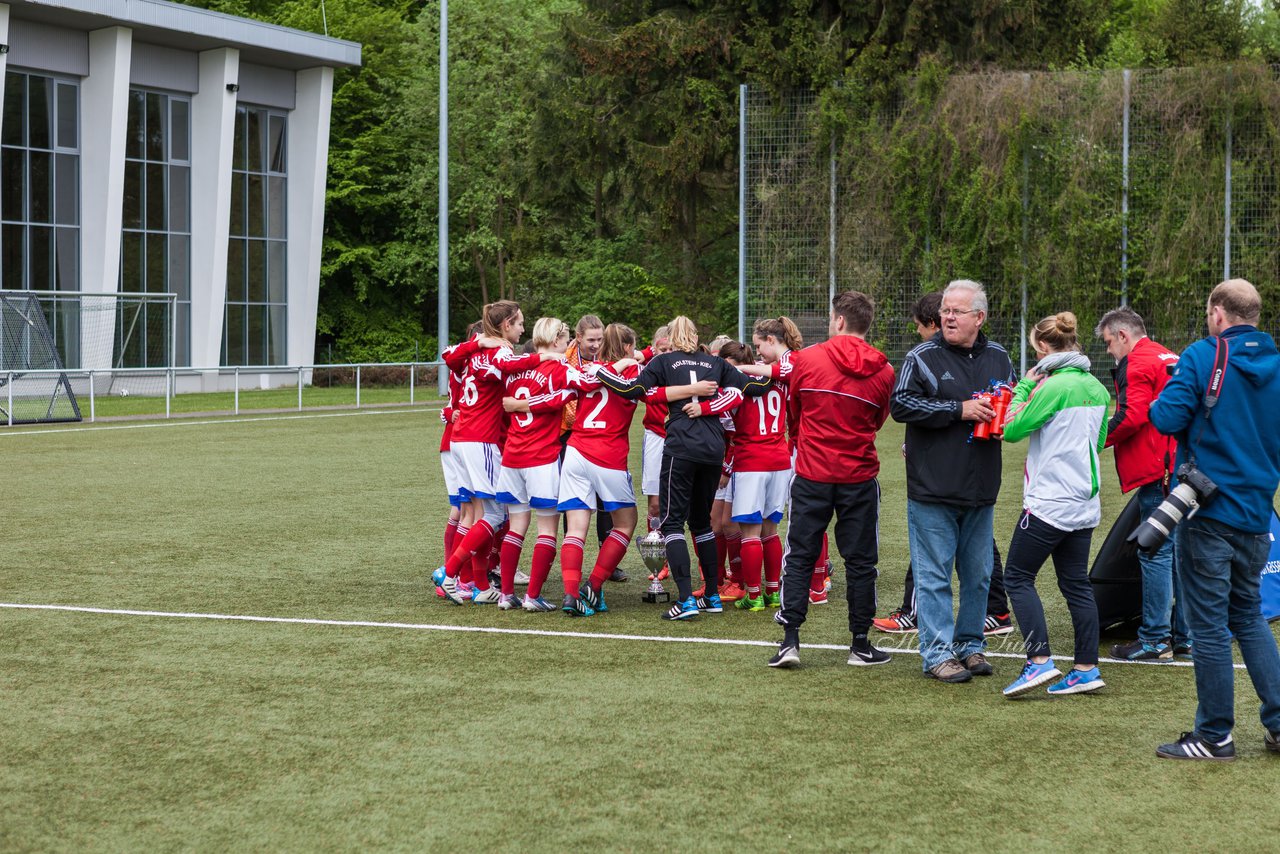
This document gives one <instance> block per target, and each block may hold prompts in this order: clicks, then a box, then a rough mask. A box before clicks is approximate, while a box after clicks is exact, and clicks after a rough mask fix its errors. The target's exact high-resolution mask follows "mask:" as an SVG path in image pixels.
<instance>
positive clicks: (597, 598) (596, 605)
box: [578, 584, 609, 614]
mask: <svg viewBox="0 0 1280 854" xmlns="http://www.w3.org/2000/svg"><path fill="white" fill-rule="evenodd" d="M578 598H579V599H581V600H582V601H584V602H586V603H587V605H588V606H589V607H590V608H591V610H593V611H595V612H596V613H597V614H604V613H607V612H608V610H609V606H608V605H606V604H604V591H603V590H592V589H591V585H590V584H584V585H582V589H581V590H579V591H578Z"/></svg>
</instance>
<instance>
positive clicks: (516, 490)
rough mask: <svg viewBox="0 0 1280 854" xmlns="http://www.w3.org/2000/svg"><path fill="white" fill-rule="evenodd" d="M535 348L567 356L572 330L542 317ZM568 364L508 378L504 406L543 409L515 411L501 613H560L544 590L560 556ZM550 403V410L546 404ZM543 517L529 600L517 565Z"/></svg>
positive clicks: (508, 452) (504, 476) (505, 479)
mask: <svg viewBox="0 0 1280 854" xmlns="http://www.w3.org/2000/svg"><path fill="white" fill-rule="evenodd" d="M533 346H534V349H535V352H538V353H563V352H564V351H565V348H566V347H568V346H569V327H568V326H567V325H566V324H565V323H564V322H563V321H562V320H560V319H559V318H557V317H542V318H539V319H538V322H537V323H535V324H534V325H533ZM571 370H572V369H571V368H569V367H567V366H566V365H565V363H564V362H559V361H549V362H543V363H542V364H540V365H538V366H537V367H534V368H530V369H528V370H524V371H521V372H519V373H516V374H510V375H508V376H507V379H506V392H505V394H506V396H505V397H504V398H503V407H504V408H505V409H507V410H508V411H512V410H513V409H514V406H513V405H512V404H513V403H514V402H516V401H525V402H527V403H533V404H538V406H536V408H535V407H534V406H530V408H529V411H527V412H513V414H512V415H511V418H510V422H509V426H508V429H507V441H506V444H505V445H504V446H503V448H502V471H501V473H500V474H499V475H498V503H500V504H503V505H505V506H506V509H507V513H508V514H509V515H510V528H509V530H508V531H507V534H506V536H505V537H503V541H502V559H501V587H502V592H501V594H500V596H499V599H498V607H499V608H500V609H501V610H504V611H506V610H511V609H514V608H520V607H523V608H524V610H526V611H554V610H555V607H554V606H553V605H551V604H550V603H549V602H547V601H546V600H545V599H543V598H542V585H543V583H544V582H546V580H547V574H548V573H549V572H550V571H551V564H552V562H553V561H554V560H555V556H556V533H557V528H558V527H559V525H560V513H559V512H558V511H557V510H556V502H557V500H558V496H559V493H560V414H561V409H562V408H563V406H564V402H565V400H566V399H567V398H565V397H557V395H555V392H556V391H558V390H562V389H564V388H566V387H567V376H568V372H569V371H571ZM545 402H550V403H551V405H549V406H542V405H541V404H543V403H545ZM535 512H536V513H537V515H538V539H537V542H536V543H535V544H534V547H533V563H532V566H531V567H530V571H529V588H528V590H527V591H526V595H525V597H524V599H523V600H521V599H520V598H519V597H517V596H516V594H515V580H516V565H517V563H518V562H519V560H520V552H521V550H522V549H523V547H524V536H525V533H526V532H527V531H528V530H529V522H530V516H531V514H532V513H535Z"/></svg>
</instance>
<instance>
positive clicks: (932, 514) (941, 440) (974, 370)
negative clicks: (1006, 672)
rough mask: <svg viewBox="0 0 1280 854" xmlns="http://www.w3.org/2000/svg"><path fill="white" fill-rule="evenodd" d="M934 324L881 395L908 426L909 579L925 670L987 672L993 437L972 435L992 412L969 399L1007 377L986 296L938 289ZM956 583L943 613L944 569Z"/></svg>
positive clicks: (944, 676)
mask: <svg viewBox="0 0 1280 854" xmlns="http://www.w3.org/2000/svg"><path fill="white" fill-rule="evenodd" d="M939 314H940V315H941V317H942V330H941V331H940V332H939V333H938V334H937V335H935V336H934V337H933V338H931V339H929V340H928V341H925V342H924V343H923V344H920V345H919V346H918V347H916V348H915V349H914V350H912V351H911V352H910V353H908V354H907V357H906V359H905V360H904V362H903V364H902V370H901V371H900V372H899V374H898V382H897V384H896V385H895V386H894V390H893V396H892V398H891V401H890V413H891V414H892V415H893V418H894V420H895V421H900V422H902V423H904V424H906V425H907V441H906V446H905V451H906V458H907V534H908V538H909V541H910V544H911V563H912V566H913V567H914V569H915V577H916V618H917V621H918V624H919V631H920V653H921V657H922V659H923V665H924V672H925V675H926V676H931V677H933V678H935V679H939V680H941V681H943V682H968V681H969V680H970V679H971V678H973V677H974V676H989V675H990V674H991V673H992V667H991V664H990V662H988V661H987V658H986V656H985V655H983V651H984V650H985V649H986V642H985V640H984V638H983V620H984V619H985V617H986V604H987V589H988V586H989V585H990V583H991V567H992V562H991V561H992V554H991V541H992V519H993V511H994V508H995V503H996V496H997V495H998V494H999V493H1000V475H1001V460H1000V442H998V441H973V440H972V439H971V437H972V434H973V426H974V424H976V423H978V422H988V421H991V420H992V419H993V418H994V417H995V411H994V410H993V409H992V407H991V405H990V404H989V403H987V402H986V401H985V400H980V399H975V398H974V396H973V395H974V393H975V392H979V391H982V390H983V389H986V388H987V387H988V386H990V385H991V383H992V382H993V381H1000V382H1007V383H1010V384H1012V382H1013V380H1014V374H1013V364H1012V362H1011V361H1010V360H1009V354H1008V353H1007V352H1005V349H1004V348H1003V347H1001V346H1000V345H999V344H996V343H995V342H993V341H990V340H989V339H988V338H987V336H986V335H984V334H983V332H982V325H983V323H985V322H986V319H987V295H986V292H985V291H984V290H983V288H982V285H980V284H978V283H977V282H973V281H969V280H967V279H961V280H957V281H954V282H952V283H951V284H949V285H947V287H946V290H944V291H943V292H942V307H941V310H940V312H939ZM953 565H954V566H955V573H956V576H957V577H958V578H959V581H960V608H959V613H958V614H956V615H955V616H954V617H953V616H952V605H951V603H952V586H951V571H952V570H951V568H952V566H953Z"/></svg>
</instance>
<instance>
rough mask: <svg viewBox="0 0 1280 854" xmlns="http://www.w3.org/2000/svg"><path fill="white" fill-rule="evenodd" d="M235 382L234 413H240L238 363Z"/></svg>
mask: <svg viewBox="0 0 1280 854" xmlns="http://www.w3.org/2000/svg"><path fill="white" fill-rule="evenodd" d="M235 383H236V411H235V414H236V415H239V414H240V366H239V365H236V375H235Z"/></svg>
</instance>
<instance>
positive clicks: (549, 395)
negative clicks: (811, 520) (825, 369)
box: [434, 302, 830, 620]
mask: <svg viewBox="0 0 1280 854" xmlns="http://www.w3.org/2000/svg"><path fill="white" fill-rule="evenodd" d="M523 333H524V317H523V315H522V313H521V311H520V308H519V306H518V305H516V304H515V303H512V302H499V303H493V304H491V305H487V306H485V308H484V314H483V317H482V319H481V320H480V321H479V322H478V323H477V324H474V325H473V327H472V329H471V330H469V334H468V338H467V339H466V340H465V341H463V342H461V343H459V344H457V345H454V346H452V347H450V348H448V349H447V350H446V351H445V353H444V362H445V364H446V366H447V368H448V370H449V372H450V383H449V388H450V396H449V403H448V406H447V407H446V408H445V409H444V411H443V412H442V418H443V420H444V423H445V430H444V436H443V438H442V441H441V446H440V453H441V460H442V465H443V468H444V474H445V483H446V486H447V488H448V491H449V503H450V505H451V512H450V518H449V522H448V526H447V528H446V533H445V563H444V565H443V566H442V567H441V568H440V569H438V570H436V572H435V573H434V581H435V583H436V586H437V595H439V596H440V597H441V598H443V599H445V600H446V601H448V602H451V603H454V604H458V605H462V604H468V603H473V604H489V603H494V604H497V605H498V607H499V608H500V609H502V610H511V609H515V608H522V609H524V610H526V611H531V612H546V611H553V610H556V606H555V605H553V604H552V602H550V601H548V600H547V599H546V598H544V595H543V593H544V589H543V588H544V587H545V585H546V582H547V578H548V576H549V574H550V570H551V568H552V565H553V564H554V562H555V559H556V557H557V553H558V556H559V559H560V574H561V579H562V582H563V587H564V591H563V599H562V601H561V604H560V606H559V607H560V609H561V610H563V611H564V612H565V613H567V614H569V615H571V616H576V617H589V616H592V615H594V614H597V613H602V612H606V611H607V610H608V605H607V604H606V602H605V597H604V592H603V587H604V583H605V582H606V581H609V580H625V578H626V576H625V574H624V573H623V572H622V571H621V570H620V569H619V567H618V564H619V562H620V561H621V559H622V557H623V556H624V555H625V553H626V550H627V547H628V546H629V544H630V542H631V539H632V537H633V536H634V535H635V530H636V526H637V523H638V512H637V508H636V499H635V495H634V491H633V487H632V478H631V473H630V471H628V469H627V460H628V457H629V455H630V450H631V449H630V430H631V424H632V421H633V419H634V416H635V412H636V408H637V403H639V402H640V401H641V400H643V402H644V406H645V412H644V421H643V423H644V446H643V454H642V459H643V463H642V471H641V491H642V493H643V494H644V495H645V496H646V499H647V501H646V511H647V514H646V515H647V520H646V521H647V531H648V533H649V534H650V535H656V536H657V537H659V538H660V539H661V541H662V542H663V545H664V548H665V550H666V553H667V562H666V565H664V566H663V567H662V569H661V570H660V572H659V573H658V575H659V577H660V578H665V577H667V576H668V575H670V576H671V577H673V578H674V580H675V583H676V586H677V589H678V596H677V601H676V603H675V604H674V605H673V606H672V607H671V609H670V610H669V611H667V612H666V613H665V614H664V617H666V618H667V619H672V620H686V619H689V618H691V617H695V616H697V615H698V614H700V613H719V612H721V611H723V609H724V603H726V602H736V603H737V606H738V607H739V608H741V609H743V610H745V611H753V612H758V611H763V610H765V609H766V608H767V607H770V606H772V607H774V608H777V607H780V605H781V598H780V593H779V589H780V578H781V574H782V563H783V545H782V542H781V541H780V539H779V537H778V533H777V526H778V523H779V522H780V521H781V519H782V517H783V514H784V512H785V509H786V505H787V501H788V494H789V489H790V485H791V480H792V457H793V453H794V448H795V445H794V436H791V437H789V430H788V418H787V411H788V406H787V403H788V401H787V392H788V377H789V374H790V368H791V363H790V355H791V353H792V351H793V350H796V349H799V348H800V347H801V346H802V345H803V342H802V339H801V336H800V333H799V330H798V329H797V328H796V326H795V324H794V323H792V322H791V321H790V320H789V319H787V318H785V317H783V318H776V319H768V320H761V321H760V322H758V323H757V324H756V325H755V329H754V344H755V348H756V352H753V350H752V347H751V346H749V345H746V344H743V343H739V342H736V341H730V340H728V339H727V338H723V337H722V338H719V339H716V340H715V341H713V342H711V345H710V346H706V345H702V344H701V343H700V342H699V340H698V333H697V329H696V327H695V326H694V324H693V322H692V321H690V320H689V319H688V318H687V317H676V318H675V319H673V320H672V321H671V323H670V324H669V325H667V326H663V327H661V328H659V329H658V330H657V331H656V332H655V333H654V335H653V337H652V340H651V342H650V343H649V345H648V346H645V347H644V348H643V349H637V341H636V334H635V332H634V331H633V330H631V329H630V328H629V327H627V326H625V325H623V324H618V323H613V324H609V325H608V326H605V325H604V324H602V323H601V322H600V320H599V319H598V318H596V317H595V316H591V315H588V316H586V317H584V318H582V319H581V320H580V321H579V322H578V324H577V327H576V329H575V333H576V337H575V339H574V340H573V341H572V343H571V342H570V337H569V336H570V330H569V328H568V326H567V325H566V324H565V323H563V322H562V321H560V320H558V319H556V318H546V317H544V318H540V319H539V320H538V321H537V322H536V323H535V324H534V326H533V331H532V336H531V340H530V342H529V344H528V345H526V346H525V348H524V349H525V350H526V351H527V352H524V353H522V354H517V353H516V348H517V347H518V345H519V342H520V339H521V336H522V335H523ZM592 513H597V514H598V518H597V525H596V528H597V535H598V537H599V539H600V549H599V553H598V555H597V557H596V561H595V564H594V566H593V567H592V568H591V569H590V572H589V573H587V572H584V567H583V551H584V546H585V541H586V537H587V535H588V528H589V527H590V522H591V515H592ZM534 516H536V517H537V540H536V542H535V544H534V548H533V554H532V558H531V562H530V564H529V571H528V573H527V576H524V574H523V573H521V572H520V571H519V569H518V564H519V562H520V558H521V554H522V552H523V546H524V540H525V536H526V534H527V532H528V530H529V526H530V523H531V522H532V520H533V517H534ZM562 516H563V525H564V538H563V541H562V542H560V544H559V548H558V550H557V539H558V533H559V530H560V526H561V517H562ZM686 525H687V526H688V529H689V531H690V533H691V534H692V537H693V543H694V550H695V553H696V557H697V562H698V565H699V568H700V569H701V573H702V585H701V586H700V587H699V588H698V589H696V590H695V589H694V588H693V584H694V582H693V577H692V567H691V559H690V556H689V553H688V547H687V544H686V541H685V534H684V531H685V527H686ZM824 544H825V537H824ZM815 564H816V567H815V569H816V571H815V572H814V577H813V580H812V581H811V584H810V592H809V597H810V601H811V602H814V603H821V602H825V601H826V596H827V589H828V587H829V585H830V563H829V560H828V559H827V556H826V549H825V545H824V548H823V550H822V554H820V555H819V557H818V559H817V560H816V561H815ZM584 576H585V577H584ZM519 582H525V583H526V584H527V586H526V589H525V593H524V595H523V596H520V595H518V594H517V593H516V589H515V588H516V585H517V583H519Z"/></svg>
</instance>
